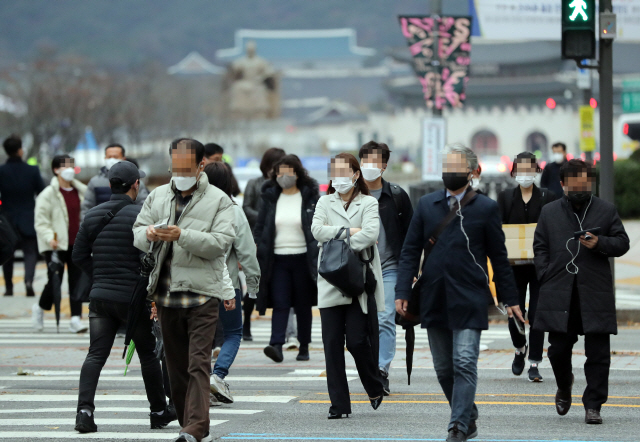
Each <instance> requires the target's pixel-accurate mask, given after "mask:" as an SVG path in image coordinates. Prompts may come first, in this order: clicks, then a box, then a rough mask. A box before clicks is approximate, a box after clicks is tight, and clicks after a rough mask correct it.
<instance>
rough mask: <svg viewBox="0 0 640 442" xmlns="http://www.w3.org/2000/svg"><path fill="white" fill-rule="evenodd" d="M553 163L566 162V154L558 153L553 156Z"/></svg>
mask: <svg viewBox="0 0 640 442" xmlns="http://www.w3.org/2000/svg"><path fill="white" fill-rule="evenodd" d="M553 161H555V162H556V163H558V164H560V163H562V162H563V161H564V154H563V153H560V152H556V153H554V154H553Z"/></svg>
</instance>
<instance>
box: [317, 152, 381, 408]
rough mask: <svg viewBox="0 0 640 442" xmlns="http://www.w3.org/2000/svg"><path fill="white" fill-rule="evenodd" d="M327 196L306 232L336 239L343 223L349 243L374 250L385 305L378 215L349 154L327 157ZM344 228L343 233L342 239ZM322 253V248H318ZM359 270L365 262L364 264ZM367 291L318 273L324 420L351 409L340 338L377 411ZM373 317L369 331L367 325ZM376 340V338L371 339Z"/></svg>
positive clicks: (378, 385) (378, 382) (377, 295)
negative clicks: (354, 293) (347, 289)
mask: <svg viewBox="0 0 640 442" xmlns="http://www.w3.org/2000/svg"><path fill="white" fill-rule="evenodd" d="M330 178H331V182H330V183H329V190H328V195H325V196H323V197H322V198H320V200H319V201H318V205H317V207H316V211H315V215H314V217H313V223H312V225H311V232H312V233H313V236H314V237H315V239H316V240H318V242H319V243H320V246H322V244H323V243H325V242H327V241H329V240H331V239H333V238H335V237H336V236H337V235H338V233H339V231H340V230H341V229H342V228H345V227H346V228H348V229H349V234H350V236H351V238H350V244H351V248H352V249H353V251H355V252H362V253H364V256H363V258H365V259H369V258H370V256H367V254H368V253H370V251H371V250H373V261H372V262H371V268H372V270H373V274H374V276H375V279H376V281H377V282H378V283H377V284H376V290H375V303H376V304H377V307H376V308H377V310H378V311H382V310H384V289H383V285H382V269H381V267H380V256H379V254H378V248H377V247H372V246H375V245H376V241H377V240H378V232H379V228H380V220H379V216H378V201H377V200H376V199H375V198H374V197H372V196H370V195H369V189H368V188H367V184H366V182H365V181H364V180H363V179H362V178H361V175H360V165H359V163H358V160H357V159H356V158H355V157H354V156H353V155H351V154H348V153H341V154H338V155H336V157H335V158H334V159H332V160H331V166H330ZM345 237H346V232H343V233H342V237H341V238H342V239H344V238H345ZM320 253H321V254H322V248H321V249H320ZM363 272H364V267H363ZM367 296H368V295H367V294H366V293H363V294H362V295H360V296H358V297H357V298H351V297H348V296H345V295H343V294H342V293H341V292H340V291H339V290H338V289H337V288H336V287H335V286H333V285H331V284H330V283H329V282H327V281H326V280H325V279H324V278H322V276H321V275H318V307H319V308H320V318H321V320H322V342H323V344H324V354H325V359H326V365H327V385H328V389H329V398H330V399H331V408H329V416H328V418H329V419H340V418H342V416H343V415H347V417H348V415H349V414H351V401H350V399H349V384H348V383H347V374H346V369H345V360H344V346H345V337H346V344H347V350H349V352H350V353H351V355H352V356H353V358H354V359H355V362H356V368H357V369H358V374H359V376H360V380H361V382H362V385H363V386H364V388H365V390H366V391H367V394H368V395H369V400H370V401H371V406H372V407H373V409H374V410H376V409H377V408H378V407H379V406H380V403H381V402H382V397H383V384H382V377H381V375H380V371H379V370H378V354H377V351H376V350H375V349H374V348H375V347H376V346H372V345H371V342H372V339H373V340H375V339H377V336H378V335H377V334H378V330H377V312H376V311H369V308H368V307H369V306H371V304H372V303H369V302H367V301H368V299H367ZM373 322H375V325H374V328H375V330H372V326H371V324H372V323H373ZM374 342H375V341H374Z"/></svg>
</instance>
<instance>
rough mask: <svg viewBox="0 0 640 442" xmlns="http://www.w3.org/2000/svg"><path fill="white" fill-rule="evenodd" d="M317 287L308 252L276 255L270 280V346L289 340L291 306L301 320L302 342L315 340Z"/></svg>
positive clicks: (299, 328) (300, 339)
mask: <svg viewBox="0 0 640 442" xmlns="http://www.w3.org/2000/svg"><path fill="white" fill-rule="evenodd" d="M313 290H316V287H315V282H314V281H313V278H311V275H310V274H309V268H308V264H307V256H306V255H305V254H301V255H275V258H274V262H273V271H272V274H271V283H270V296H271V301H272V302H273V315H272V317H271V341H270V342H269V345H283V344H284V343H285V341H286V334H287V323H288V322H289V311H290V310H291V307H293V309H294V310H295V312H296V320H297V321H298V341H299V342H300V344H301V345H308V344H309V343H310V342H311V321H312V315H311V307H312V304H313V303H312V301H311V293H312V291H313Z"/></svg>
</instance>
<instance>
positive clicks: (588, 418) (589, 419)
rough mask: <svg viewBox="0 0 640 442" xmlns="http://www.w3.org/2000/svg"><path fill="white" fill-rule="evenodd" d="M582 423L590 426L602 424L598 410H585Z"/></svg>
mask: <svg viewBox="0 0 640 442" xmlns="http://www.w3.org/2000/svg"><path fill="white" fill-rule="evenodd" d="M584 421H585V423H587V424H590V425H600V424H601V423H602V416H600V412H599V411H598V410H593V409H591V410H587V411H586V414H585V417H584Z"/></svg>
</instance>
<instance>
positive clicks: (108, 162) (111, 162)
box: [104, 158, 122, 170]
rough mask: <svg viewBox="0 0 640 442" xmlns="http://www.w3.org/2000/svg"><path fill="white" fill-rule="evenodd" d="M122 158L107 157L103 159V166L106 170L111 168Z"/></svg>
mask: <svg viewBox="0 0 640 442" xmlns="http://www.w3.org/2000/svg"><path fill="white" fill-rule="evenodd" d="M120 161H122V160H119V159H117V158H107V159H105V160H104V167H106V168H107V170H109V169H111V168H112V167H113V166H114V165H115V164H117V163H119V162H120Z"/></svg>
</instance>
